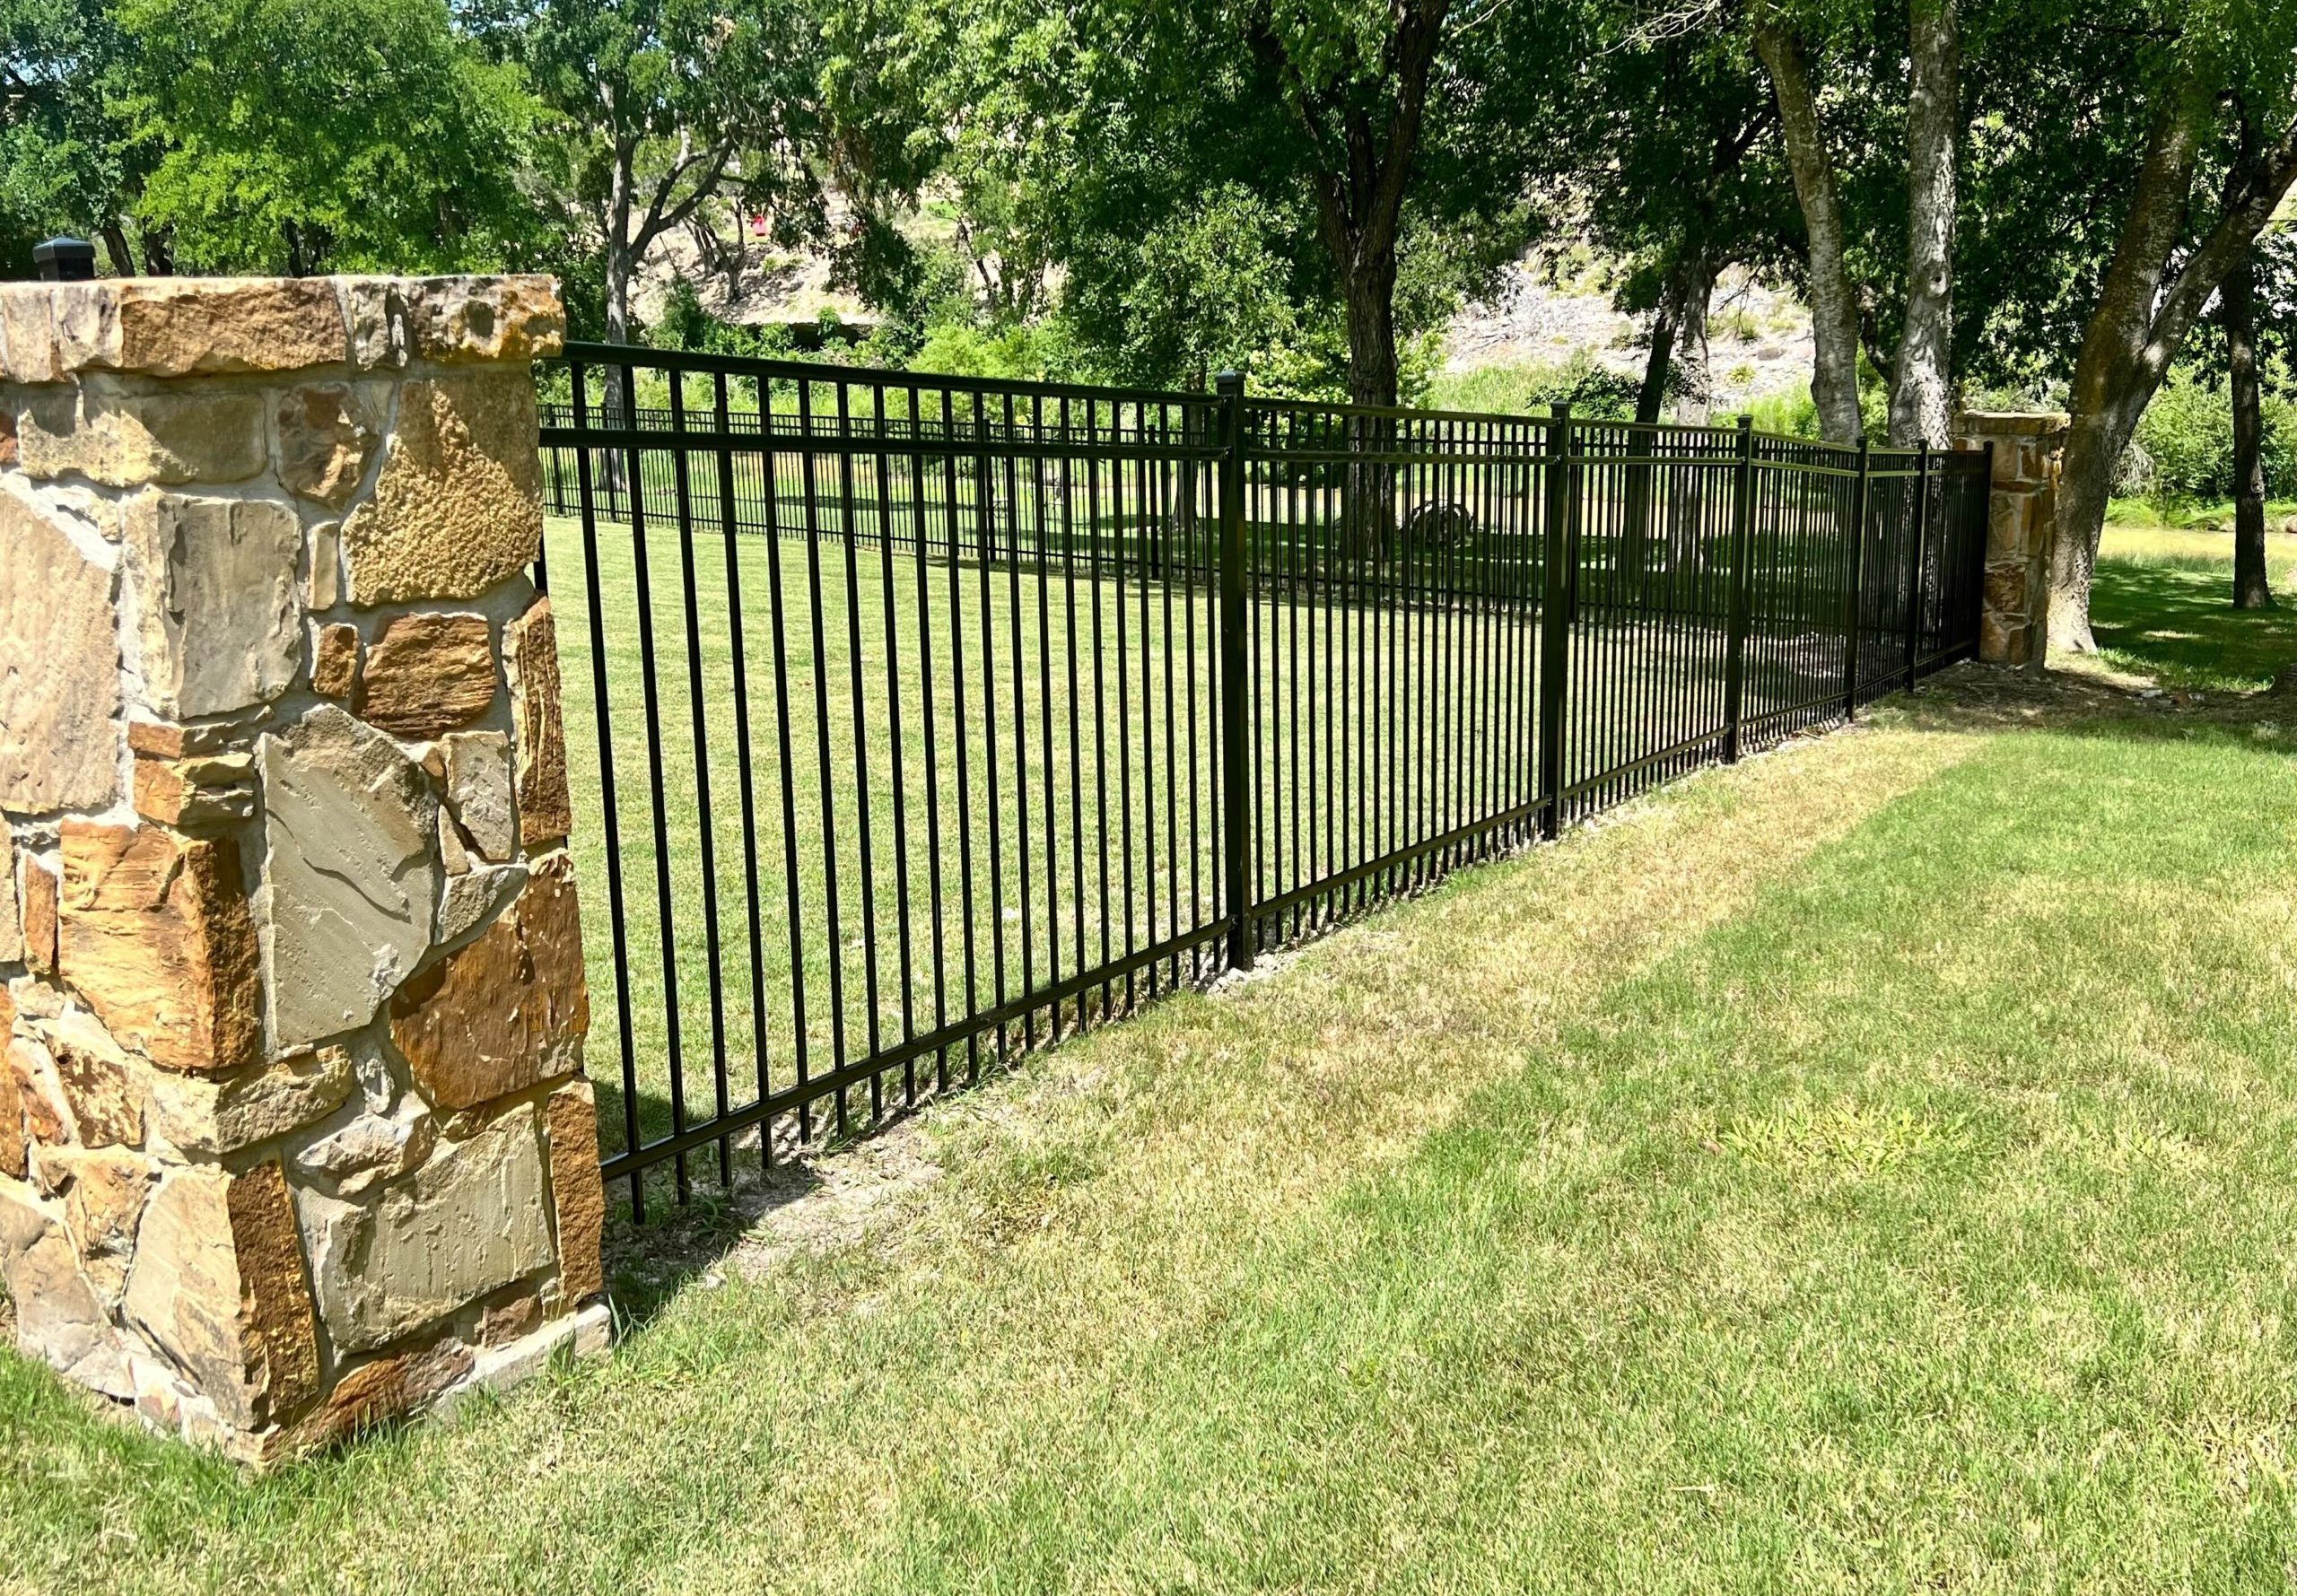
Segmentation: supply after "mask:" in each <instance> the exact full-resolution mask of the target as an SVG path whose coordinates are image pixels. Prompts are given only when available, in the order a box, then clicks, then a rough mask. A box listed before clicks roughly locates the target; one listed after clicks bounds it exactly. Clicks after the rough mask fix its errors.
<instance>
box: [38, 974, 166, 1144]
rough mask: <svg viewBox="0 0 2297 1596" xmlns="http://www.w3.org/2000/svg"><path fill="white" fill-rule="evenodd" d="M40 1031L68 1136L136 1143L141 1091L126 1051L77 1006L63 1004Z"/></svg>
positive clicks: (140, 1121) (97, 1141) (140, 1134)
mask: <svg viewBox="0 0 2297 1596" xmlns="http://www.w3.org/2000/svg"><path fill="white" fill-rule="evenodd" d="M42 1030H43V1040H44V1041H45V1042H47V1044H48V1056H49V1057H50V1058H51V1059H52V1060H55V1065H56V1082H57V1086H58V1087H59V1088H60V1089H61V1090H62V1092H63V1095H64V1107H65V1110H66V1112H67V1113H68V1115H69V1116H70V1118H71V1122H72V1129H73V1132H74V1139H76V1140H77V1141H78V1142H79V1144H80V1145H81V1146H82V1147H135V1146H137V1145H139V1144H140V1143H141V1142H142V1141H143V1139H144V1095H145V1094H144V1086H143V1083H142V1082H141V1080H139V1079H138V1077H137V1076H136V1072H135V1068H134V1067H133V1066H132V1065H131V1064H130V1063H129V1062H128V1058H127V1053H126V1052H125V1051H122V1050H121V1048H120V1047H119V1045H118V1043H117V1042H113V1041H112V1039H111V1038H110V1037H109V1036H107V1035H105V1034H104V1028H103V1027H102V1026H101V1025H98V1024H96V1022H95V1020H94V1018H93V1017H92V1016H90V1015H89V1014H88V1013H87V1012H86V1011H85V1010H83V1009H79V1008H67V1009H66V1010H65V1011H64V1013H63V1015H62V1016H60V1017H58V1018H57V1019H54V1020H51V1021H48V1022H47V1023H46V1024H45V1025H44V1026H43V1027H42Z"/></svg>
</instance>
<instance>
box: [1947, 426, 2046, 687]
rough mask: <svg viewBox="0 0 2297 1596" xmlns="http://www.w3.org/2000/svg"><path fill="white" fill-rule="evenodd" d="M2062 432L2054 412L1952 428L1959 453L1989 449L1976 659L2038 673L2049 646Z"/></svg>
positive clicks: (1955, 445)
mask: <svg viewBox="0 0 2297 1596" xmlns="http://www.w3.org/2000/svg"><path fill="white" fill-rule="evenodd" d="M2066 425H2067V417H2066V415H2065V414H2062V413H2059V412H2056V411H2012V412H2001V411H1996V412H1987V411H1969V412H1965V413H1964V414H1962V415H1961V417H1960V418H1959V419H1958V420H1957V421H1956V423H1955V426H1954V447H1955V448H1956V449H1984V448H1985V447H1986V446H1987V444H1989V443H1991V444H1992V445H1993V446H1994V494H1993V502H1992V507H1991V510H1990V511H1989V513H1988V515H1987V534H1986V587H1985V592H1984V599H1983V606H1982V608H1981V610H1980V613H1979V616H1978V658H1980V659H1985V660H1989V661H1992V662H1993V663H1996V664H1998V665H2024V666H2031V667H2033V668H2035V669H2037V670H2039V668H2041V664H2042V656H2043V651H2044V650H2045V649H2047V647H2048V642H2049V562H2050V547H2051V545H2052V544H2053V542H2054V541H2055V540H2056V537H2057V473H2058V465H2059V461H2060V459H2061V458H2062V457H2063V456H2064V454H2065V452H2066Z"/></svg>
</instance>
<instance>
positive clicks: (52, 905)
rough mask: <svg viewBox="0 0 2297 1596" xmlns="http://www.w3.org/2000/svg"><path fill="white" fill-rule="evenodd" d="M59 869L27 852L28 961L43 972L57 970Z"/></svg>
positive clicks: (25, 867) (26, 915)
mask: <svg viewBox="0 0 2297 1596" xmlns="http://www.w3.org/2000/svg"><path fill="white" fill-rule="evenodd" d="M56 896H57V881H56V872H55V871H53V870H51V869H49V868H48V867H47V866H46V865H44V864H42V863H41V862H40V861H39V860H38V859H34V858H32V857H31V855H30V854H26V855H25V856H24V930H23V942H24V963H25V964H27V965H29V966H31V968H32V969H33V970H35V971H37V972H39V973H40V974H42V975H53V974H55V973H56Z"/></svg>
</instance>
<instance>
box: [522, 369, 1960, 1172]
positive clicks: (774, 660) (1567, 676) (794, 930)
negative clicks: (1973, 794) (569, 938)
mask: <svg viewBox="0 0 2297 1596" xmlns="http://www.w3.org/2000/svg"><path fill="white" fill-rule="evenodd" d="M542 442H543V468H544V492H545V501H546V508H547V510H548V511H549V519H548V521H547V526H546V539H545V558H544V560H543V562H542V563H541V564H540V566H539V568H538V571H537V576H538V578H539V579H540V580H541V581H542V582H543V584H544V586H545V587H546V588H550V587H553V586H555V588H556V589H557V597H555V605H556V607H557V609H558V613H559V615H560V617H561V619H560V624H559V630H560V637H561V647H562V650H564V652H565V655H566V658H565V667H566V670H567V673H568V677H569V680H570V683H571V684H572V686H571V687H570V691H569V694H568V732H569V739H570V756H571V759H572V764H573V766H574V769H575V772H576V775H577V778H578V783H579V785H580V789H581V792H580V797H579V799H578V801H579V802H580V803H581V805H582V806H583V807H585V809H586V810H587V814H586V815H584V819H585V821H586V822H587V823H588V824H583V825H582V826H581V827H580V828H578V849H579V851H580V858H579V861H578V862H579V863H580V865H581V868H582V869H583V870H584V872H585V885H586V886H587V887H589V888H590V891H589V894H588V899H587V901H588V902H590V903H603V905H604V906H605V913H604V914H603V915H601V914H597V913H593V914H592V915H590V917H589V920H588V923H587V924H586V928H585V935H586V938H588V939H589V946H588V948H587V954H588V956H589V958H590V965H591V969H592V971H593V972H594V976H595V977H596V980H595V982H594V984H595V985H596V986H597V987H598V989H599V990H602V991H604V990H610V991H611V992H612V993H613V996H614V1014H615V1016H616V1026H615V1028H614V1031H613V1033H612V1035H611V1037H610V1038H607V1039H603V1040H606V1041H607V1043H608V1045H610V1046H611V1047H612V1048H613V1049H614V1052H615V1061H616V1065H617V1066H618V1073H617V1074H616V1076H615V1077H612V1078H609V1079H607V1080H604V1081H602V1083H601V1086H602V1095H601V1105H600V1108H601V1113H600V1118H601V1135H602V1139H603V1142H604V1144H605V1151H604V1154H603V1159H604V1164H605V1167H606V1170H607V1173H608V1175H609V1176H610V1177H615V1178H623V1179H627V1181H628V1182H629V1190H630V1196H631V1200H632V1205H633V1211H634V1213H635V1214H636V1215H637V1216H638V1217H643V1215H644V1213H645V1209H646V1204H647V1199H648V1188H649V1182H650V1181H651V1180H653V1179H655V1178H659V1179H660V1180H662V1181H663V1182H665V1184H666V1185H667V1186H668V1188H669V1190H671V1191H672V1192H673V1193H674V1195H675V1196H676V1197H677V1199H679V1200H684V1199H686V1197H687V1196H688V1195H689V1194H690V1192H691V1190H692V1188H693V1182H694V1166H695V1164H697V1163H703V1162H706V1163H708V1164H714V1165H715V1169H714V1172H713V1173H715V1175H716V1177H717V1179H718V1180H720V1181H721V1182H729V1181H731V1180H732V1178H733V1174H734V1160H735V1157H736V1155H737V1152H738V1149H740V1148H743V1147H751V1146H753V1145H754V1146H755V1152H756V1155H757V1156H759V1157H760V1158H761V1159H763V1160H764V1162H766V1163H768V1164H771V1163H772V1162H773V1160H774V1159H775V1158H776V1157H777V1156H781V1153H782V1150H783V1149H785V1148H786V1147H788V1145H789V1144H790V1138H793V1137H794V1138H797V1139H799V1140H803V1139H805V1138H810V1137H813V1136H815V1135H817V1133H819V1132H821V1131H824V1130H827V1131H830V1132H832V1133H843V1132H845V1131H847V1130H850V1129H854V1128H856V1126H857V1125H858V1124H866V1123H872V1122H875V1121H878V1120H879V1119H880V1118H882V1117H883V1116H884V1115H886V1114H887V1113H889V1112H897V1111H899V1110H901V1109H904V1108H906V1107H908V1106H911V1105H913V1104H914V1103H917V1102H918V1101H920V1100H921V1097H923V1096H925V1095H929V1094H932V1093H938V1092H940V1091H943V1090H946V1089H948V1087H950V1086H955V1085H959V1084H963V1083H965V1082H969V1081H972V1080H974V1079H975V1078H977V1077H979V1076H980V1074H981V1073H982V1072H983V1070H984V1069H986V1068H991V1067H993V1066H994V1065H995V1064H996V1063H998V1062H999V1061H1000V1060H1006V1059H1009V1058H1010V1057H1012V1056H1014V1055H1015V1054H1017V1053H1019V1052H1022V1051H1026V1050H1028V1049H1030V1048H1034V1047H1037V1046H1041V1045H1044V1043H1047V1042H1052V1041H1054V1040H1057V1039H1059V1038H1061V1037H1065V1036H1068V1035H1071V1034H1074V1033H1078V1032H1081V1031H1085V1030H1087V1029H1090V1028H1092V1027H1093V1026H1096V1025H1101V1024H1104V1023H1105V1022H1107V1021H1109V1020H1111V1019H1114V1018H1117V1017H1120V1016H1123V1015H1125V1014H1128V1013H1130V1012H1131V1011H1133V1010H1134V1009H1136V1008H1137V1007H1140V1005H1141V1004H1142V1003H1143V1002H1145V1001H1147V1000H1148V999H1151V998H1153V997H1155V996H1157V994H1160V993H1163V992H1166V991H1170V990H1175V989H1177V988H1180V987H1184V986H1190V985H1194V984H1199V983H1201V982H1203V981H1206V980H1208V979H1210V977H1211V976H1213V975H1214V974H1216V973H1218V971H1220V970H1221V969H1223V968H1225V967H1228V966H1233V965H1243V964H1249V963H1250V962H1251V961H1252V960H1253V957H1254V956H1255V955H1256V954H1257V952H1258V951H1259V950H1262V949H1264V948H1267V947H1270V946H1276V945H1279V944H1282V943H1286V942H1290V941H1296V940H1297V939H1299V938H1303V937H1306V936H1309V935H1313V934H1314V933H1315V932H1316V931H1318V930H1319V929H1323V928H1324V927H1326V926H1329V925H1331V924H1332V923H1334V922H1335V921H1337V920H1342V919H1345V918H1347V917H1349V916H1351V915H1353V914H1356V913H1358V912H1361V911H1364V910H1365V909H1367V907H1369V906H1371V905H1373V904H1375V903H1379V902H1381V901H1383V900H1385V899H1388V898H1393V897H1395V896H1398V895H1401V894H1408V893H1411V892H1412V891H1415V890H1417V889H1419V887H1421V886H1423V885H1426V884H1428V883H1429V882H1431V881H1433V880H1435V879H1437V877H1439V876H1442V875H1443V874H1445V872H1447V871H1449V870H1452V869H1454V868H1458V867H1459V866H1461V865H1463V864H1465V863H1468V862H1471V861H1472V860H1475V859H1480V858H1485V857H1488V856H1490V855H1492V854H1495V853H1498V852H1503V851H1506V850H1511V849H1514V848H1517V847H1520V846H1522V845H1523V844H1524V843H1526V842H1530V841H1532V840H1533V839H1535V838H1538V837H1541V836H1552V835H1553V834H1555V833H1556V832H1557V831H1558V830H1559V828H1560V827H1562V826H1564V825H1566V824H1570V823H1571V822H1572V821H1574V820H1576V819H1578V818H1581V817H1584V816H1586V815H1592V814H1594V813H1596V812H1598V811H1600V810H1602V809H1603V808H1605V807H1610V806H1611V805H1615V804H1617V803H1620V802H1621V801H1622V800H1624V799H1626V798H1629V797H1631V796H1633V795H1634V794H1636V793H1638V792H1640V791H1643V790H1645V789H1647V788H1649V787H1650V786H1652V785H1654V784H1655V783H1657V782H1660V781H1664V780H1666V779H1668V778H1669V777H1671V776H1673V775H1676V774H1679V773H1681V772H1685V771H1688V770H1690V769H1693V768H1695V767H1697V766H1699V765H1702V764H1707V763H1716V762H1724V761H1729V760H1733V759H1735V758H1737V757H1739V756H1740V754H1742V753H1745V752H1748V751H1751V750H1753V749H1757V748H1760V747H1762V746H1768V745H1769V744H1771V743H1775V742H1777V741H1778V740H1780V739H1781V738H1784V737H1788V736H1791V735H1794V734H1795V733H1797V732H1801V731H1805V730H1809V729H1811V728H1817V727H1821V726H1824V725H1828V724H1831V723H1833V722H1836V721H1838V720H1842V719H1844V718H1846V717H1847V716H1849V715H1852V714H1854V713H1855V712H1856V709H1857V707H1858V706H1859V705H1860V704H1862V703H1864V702H1868V701H1870V700H1872V699H1873V698H1874V697H1876V696H1878V695H1880V694H1882V693H1888V692H1892V691H1896V690H1898V689H1900V688H1904V687H1908V686H1910V685H1913V684H1914V683H1915V682H1916V681H1917V680H1919V679H1920V678H1921V677H1922V676H1926V675H1928V674H1930V673H1932V672H1935V671H1936V670H1938V669H1940V668H1943V667H1945V666H1947V665H1949V664H1952V663H1953V662H1954V661H1956V660H1959V659H1961V658H1968V657H1969V656H1970V655H1972V654H1974V653H1975V651H1976V645H1977V634H1978V589H1979V581H1980V576H1981V571H1982V564H1983V558H1984V545H1985V535H1986V515H1987V491H1988V483H1989V480H1990V477H1989V473H1988V470H1987V457H1986V456H1985V455H1984V454H1982V453H1974V452H1953V453H1949V452H1943V451H1932V450H1928V449H1917V450H1887V449H1867V448H1865V447H1861V448H1858V449H1845V448H1841V447H1838V446H1833V445H1828V444H1821V443H1813V442H1810V441H1807V440H1795V439H1786V438H1774V437H1769V436H1763V435H1758V434H1756V433H1755V432H1752V431H1751V429H1749V428H1748V427H1747V426H1745V425H1743V424H1742V425H1741V426H1738V427H1685V426H1647V425H1633V424H1629V423H1615V422H1608V421H1591V420H1580V419H1575V418H1573V417H1571V416H1570V415H1568V414H1561V413H1559V414H1556V415H1554V416H1551V417H1536V418H1534V417H1523V416H1489V415H1462V414H1443V413H1437V412H1429V411H1418V410H1401V409H1396V410H1383V409H1374V408H1367V407H1363V406H1341V405H1323V404H1311V403H1300V402H1294V401H1284V400H1273V399H1263V398H1257V397H1247V396H1246V395H1245V393H1244V391H1243V387H1242V384H1241V382H1240V381H1237V380H1234V379H1223V382H1222V384H1221V386H1220V388H1219V390H1218V392H1216V393H1213V394H1201V393H1198V394H1183V393H1162V392H1148V391H1135V390H1127V389H1118V388H1079V387H1069V386H1061V385H1052V384H1023V383H1009V382H988V381H981V380H974V379H960V378H948V377H933V376H925V375H918V374H909V373H893V372H878V371H860V370H857V369H852V368H845V367H836V366H823V365H812V364H804V363H799V362H760V361H742V360H732V359H719V358H713V357H706V356H699V355H690V354H673V353H661V352H655V351H641V350H634V349H629V348H622V347H616V346H607V345H583V344H575V345H570V346H569V349H568V352H567V356H566V358H565V360H564V361H563V362H557V363H555V364H554V365H553V366H552V367H551V368H549V369H548V370H547V371H546V378H545V388H544V403H543V433H542ZM585 688H587V693H586V692H585V691H584V689H585Z"/></svg>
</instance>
